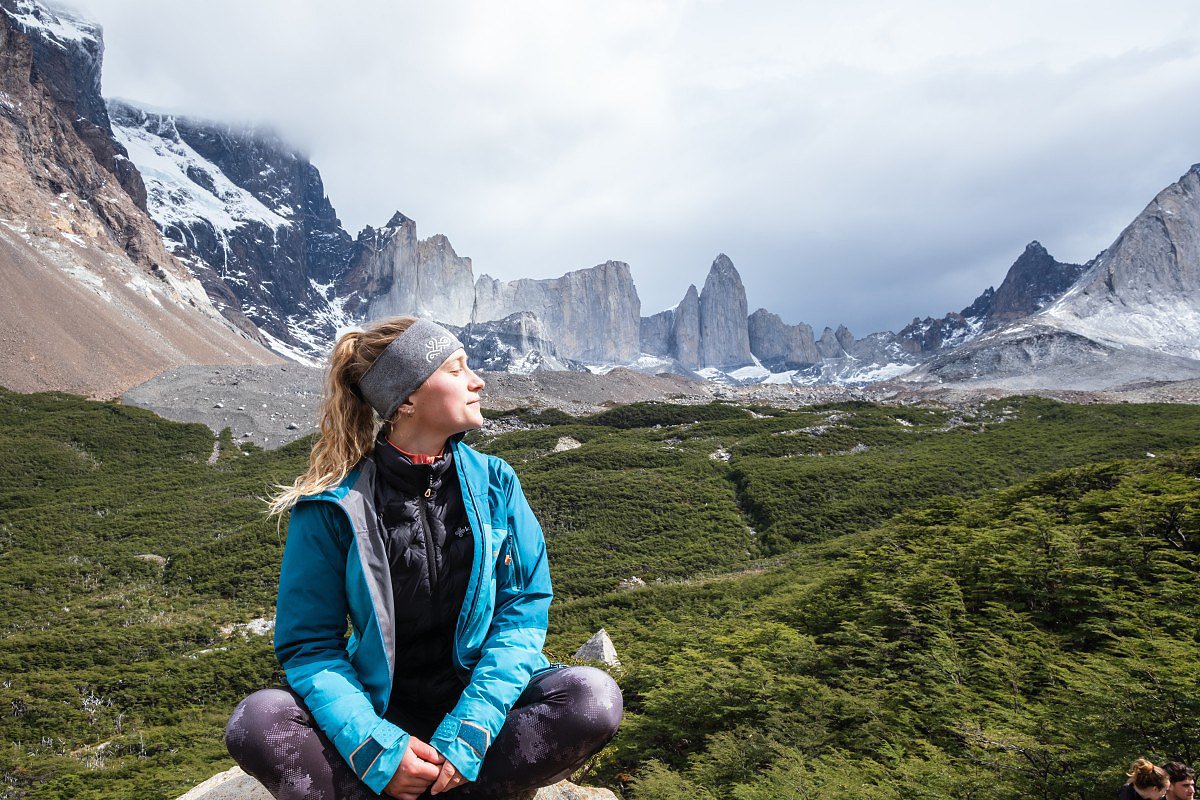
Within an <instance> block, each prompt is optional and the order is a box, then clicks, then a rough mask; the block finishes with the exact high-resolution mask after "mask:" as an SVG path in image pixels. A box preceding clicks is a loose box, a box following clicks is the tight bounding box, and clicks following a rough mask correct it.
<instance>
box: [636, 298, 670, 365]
mask: <svg viewBox="0 0 1200 800" xmlns="http://www.w3.org/2000/svg"><path fill="white" fill-rule="evenodd" d="M674 328H675V309H673V308H668V309H667V310H666V311H660V312H658V313H657V314H655V315H653V316H650V317H642V319H641V322H640V324H639V326H638V342H639V344H638V347H639V348H641V351H642V352H643V353H650V354H651V355H656V356H667V357H670V356H673V355H674V353H673V352H672V347H671V342H672V340H673V339H674V333H675V331H674Z"/></svg>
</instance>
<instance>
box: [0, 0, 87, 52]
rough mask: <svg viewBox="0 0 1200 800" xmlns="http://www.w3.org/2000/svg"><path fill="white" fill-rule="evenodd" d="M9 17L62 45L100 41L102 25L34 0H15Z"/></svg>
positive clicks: (27, 28)
mask: <svg viewBox="0 0 1200 800" xmlns="http://www.w3.org/2000/svg"><path fill="white" fill-rule="evenodd" d="M8 5H9V8H8V9H7V10H8V16H9V17H10V18H11V19H12V20H13V22H16V23H17V24H18V25H20V26H21V29H22V30H24V31H25V32H26V33H34V34H37V35H40V36H41V37H42V38H43V39H45V40H46V41H48V42H51V43H53V44H57V45H58V46H59V47H64V48H65V47H66V46H67V43H68V42H76V43H81V42H89V43H93V42H94V43H96V44H99V42H100V26H99V25H96V24H95V23H93V22H88V21H87V20H84V19H82V18H79V17H76V16H75V15H74V14H72V13H71V12H69V11H67V10H66V9H63V8H53V9H52V8H49V7H47V6H45V5H43V4H41V3H38V2H35V0H13V1H12V2H11V3H9V4H8Z"/></svg>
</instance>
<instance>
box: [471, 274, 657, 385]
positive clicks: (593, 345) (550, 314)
mask: <svg viewBox="0 0 1200 800" xmlns="http://www.w3.org/2000/svg"><path fill="white" fill-rule="evenodd" d="M518 311H530V312H533V314H534V315H535V316H537V318H538V319H539V320H541V321H542V323H543V324H544V325H545V329H546V332H547V334H548V335H549V336H550V338H551V339H553V341H554V342H555V343H557V345H558V349H559V352H560V353H562V354H563V355H564V356H566V357H568V358H573V359H578V360H581V361H588V362H592V363H605V362H615V363H626V362H629V361H632V360H633V359H634V358H636V357H637V354H638V335H639V330H640V322H641V300H639V299H638V294H637V288H636V287H635V286H634V285H633V276H632V275H631V274H630V272H629V265H628V264H626V263H624V262H622V261H608V262H606V263H604V264H600V265H598V266H595V267H592V268H591V269H581V270H576V271H574V272H568V273H567V274H566V275H563V276H562V277H561V278H552V279H548V280H533V279H528V278H522V279H520V280H515V281H499V280H496V279H494V278H491V277H489V276H487V275H481V276H480V277H479V280H478V281H476V282H475V311H474V314H473V315H472V319H473V321H475V322H483V321H486V320H494V319H501V318H503V317H507V316H508V315H509V314H513V313H515V312H518Z"/></svg>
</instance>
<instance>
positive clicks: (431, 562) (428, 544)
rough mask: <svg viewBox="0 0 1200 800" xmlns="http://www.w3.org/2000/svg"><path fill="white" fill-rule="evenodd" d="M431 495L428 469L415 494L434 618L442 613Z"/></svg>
mask: <svg viewBox="0 0 1200 800" xmlns="http://www.w3.org/2000/svg"><path fill="white" fill-rule="evenodd" d="M431 497H433V470H432V469H431V470H429V485H428V486H426V487H425V491H424V492H423V493H422V494H420V495H418V496H417V502H418V505H419V506H420V509H421V528H422V530H424V532H425V535H424V539H425V565H426V567H427V568H428V570H429V599H430V601H431V602H432V604H433V616H434V619H440V618H441V615H442V609H441V596H440V594H439V592H438V569H437V552H436V548H435V547H434V542H433V528H432V526H430V524H429V505H428V504H429V498H431Z"/></svg>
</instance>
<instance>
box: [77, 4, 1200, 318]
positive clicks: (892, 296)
mask: <svg viewBox="0 0 1200 800" xmlns="http://www.w3.org/2000/svg"><path fill="white" fill-rule="evenodd" d="M76 2H77V4H78V5H79V6H80V7H82V8H83V9H84V10H85V11H86V12H87V13H89V14H90V15H91V16H92V17H93V18H95V19H96V20H98V21H99V22H100V23H101V24H103V25H104V27H105V33H106V41H107V54H106V66H105V72H104V89H105V92H106V94H108V95H110V96H122V97H127V98H129V99H133V100H136V101H141V102H145V103H149V104H152V105H155V106H158V107H163V108H168V109H173V110H178V111H179V112H181V113H187V114H191V115H195V116H201V117H208V118H213V119H220V120H227V121H252V122H257V123H263V124H268V125H270V126H273V127H274V128H276V129H277V130H278V131H279V132H280V133H281V134H282V135H283V136H284V137H285V138H286V139H287V140H289V141H292V142H294V143H295V144H296V145H297V146H299V147H301V148H302V149H303V150H305V151H306V152H307V153H309V154H310V156H311V157H312V159H313V161H314V163H315V164H316V165H317V166H318V167H319V168H320V170H321V172H322V175H323V176H324V178H325V182H326V188H327V191H328V193H329V195H330V197H331V199H332V200H333V203H334V205H335V206H336V207H337V209H338V211H339V213H340V215H341V216H342V219H343V221H344V222H345V223H346V225H347V227H348V228H349V229H351V230H352V231H353V230H357V229H359V228H361V227H362V226H364V225H366V224H380V223H382V222H384V221H386V220H387V218H388V217H389V216H390V215H391V213H392V211H394V210H396V209H400V210H403V211H404V212H405V213H406V214H408V215H410V216H412V217H413V218H415V219H416V220H417V221H418V224H419V226H420V229H421V234H422V235H429V234H432V233H437V232H440V233H445V234H446V235H448V236H449V237H450V239H451V241H452V242H453V243H454V245H455V248H456V249H457V250H458V252H459V253H460V254H463V255H469V256H471V257H472V258H473V259H474V263H475V268H476V272H477V273H480V272H486V273H489V274H491V275H493V276H496V277H502V278H513V277H520V276H529V277H546V276H553V275H559V274H561V273H563V272H565V271H567V270H569V269H577V268H580V267H587V266H591V265H593V264H596V263H599V262H601V261H604V260H606V259H610V258H612V259H620V260H625V261H628V262H629V263H630V265H631V266H632V269H633V274H634V278H635V280H636V281H637V284H638V289H639V293H640V294H641V297H642V302H643V307H644V310H645V312H646V313H652V312H654V311H657V310H660V309H661V308H665V307H667V306H670V305H673V304H674V303H675V302H677V301H678V300H679V299H680V297H682V295H683V292H684V290H685V289H686V287H687V284H688V283H697V284H700V283H702V282H703V280H704V276H705V273H706V271H707V268H708V264H709V263H710V262H711V260H712V259H713V257H715V255H716V254H717V253H718V252H725V253H727V254H728V255H729V256H730V257H731V258H732V259H733V260H734V263H735V264H737V266H738V268H739V271H740V272H741V273H742V277H743V280H744V281H745V283H746V286H747V292H748V294H749V299H750V304H751V308H752V309H753V308H756V307H759V306H765V307H767V308H769V309H771V310H773V311H776V312H777V313H779V314H781V315H782V316H783V317H784V319H785V320H787V321H789V322H798V321H805V322H809V323H810V324H813V325H814V326H815V327H818V328H820V327H821V326H824V325H836V324H837V323H839V322H845V323H846V324H848V325H849V326H850V327H851V329H852V330H854V331H855V333H858V334H860V335H861V334H865V333H867V332H870V331H872V330H879V329H883V328H891V329H896V328H898V327H900V326H902V325H904V324H905V323H906V322H907V321H908V320H909V319H911V318H912V317H913V316H926V315H940V314H942V313H944V312H946V311H948V310H957V309H960V308H962V307H964V306H965V305H967V304H968V303H969V302H970V301H971V300H972V299H973V298H974V297H975V295H977V294H978V293H979V292H980V291H982V290H983V289H984V288H986V287H987V286H988V285H994V284H998V283H999V281H1000V280H1001V279H1002V278H1003V275H1004V272H1005V270H1006V269H1007V267H1008V266H1009V264H1011V262H1012V261H1013V260H1014V259H1015V258H1016V256H1017V255H1019V254H1020V252H1021V250H1022V249H1023V248H1024V246H1025V244H1026V243H1027V242H1028V241H1029V240H1031V239H1035V238H1036V239H1038V240H1040V241H1041V242H1042V243H1043V244H1044V245H1045V246H1046V247H1047V248H1048V249H1049V250H1050V252H1051V253H1053V254H1054V255H1055V256H1056V257H1058V258H1060V259H1062V260H1073V261H1084V260H1086V259H1088V258H1090V257H1092V256H1093V255H1095V254H1096V253H1097V252H1098V251H1099V250H1101V249H1102V248H1104V247H1105V246H1107V245H1108V244H1109V243H1110V242H1111V241H1112V240H1113V239H1114V238H1115V237H1116V235H1117V234H1118V233H1119V232H1120V230H1121V228H1122V227H1123V226H1124V225H1125V224H1126V223H1128V222H1129V221H1130V220H1131V219H1132V218H1133V216H1134V215H1135V214H1136V213H1137V212H1138V211H1140V210H1141V208H1142V207H1143V206H1144V205H1145V204H1146V203H1147V202H1148V201H1149V200H1150V199H1151V198H1152V197H1153V195H1154V194H1155V193H1156V192H1157V191H1158V190H1159V189H1161V188H1162V187H1163V186H1165V185H1166V184H1168V183H1170V182H1171V181H1173V180H1175V179H1176V178H1177V177H1178V176H1179V175H1180V174H1182V173H1183V172H1184V171H1185V170H1186V169H1187V168H1188V167H1189V166H1190V165H1191V164H1192V162H1193V161H1200V149H1198V148H1197V147H1196V145H1194V143H1193V142H1192V138H1193V136H1194V132H1195V131H1196V130H1197V129H1198V125H1197V123H1200V107H1198V106H1197V104H1196V103H1195V98H1196V97H1197V96H1200V91H1198V90H1200V34H1198V33H1197V32H1200V24H1197V23H1200V14H1198V12H1197V11H1196V10H1194V7H1193V4H1191V3H1189V2H1184V1H1182V0H1176V1H1175V2H1164V3H1160V4H1156V5H1155V7H1154V9H1153V11H1152V12H1151V11H1149V10H1147V9H1146V8H1145V7H1144V6H1143V7H1139V6H1135V5H1134V4H1131V3H1118V2H1089V3H1083V2H1061V3H1040V2H1033V0H1021V1H1018V2H1010V3H1005V4H1002V5H1001V4H988V5H986V6H984V5H982V4H964V3H957V2H949V0H944V1H943V0H921V2H915V3H906V4H904V6H903V10H902V11H901V10H900V8H899V7H898V6H896V5H895V4H890V3H883V2H847V3H841V4H836V5H834V6H833V7H824V6H823V5H818V4H815V3H768V2H760V3H753V4H746V3H732V2H715V1H707V2H705V1H696V2H685V1H684V0H678V1H674V2H665V1H664V2H647V1H643V2H634V1H632V0H610V1H609V2H603V3H601V2H582V3H572V4H562V3H551V2H515V3H505V4H498V3H486V2H445V3H436V4H433V3H426V4H417V3H407V2H404V3H397V2H384V1H383V0H369V1H367V0H363V1H362V2H353V3H346V4H342V5H341V6H339V7H334V6H332V5H331V4H328V3H318V2H313V1H312V0H290V1H289V2H282V0H258V1H257V2H254V3H241V2H233V0H209V2H206V3H184V2H167V3H155V4H152V5H151V4H147V3H144V2H137V0H76Z"/></svg>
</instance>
